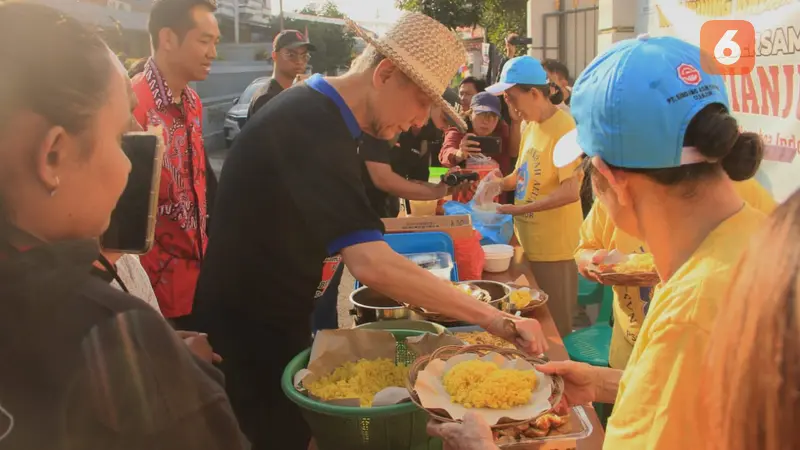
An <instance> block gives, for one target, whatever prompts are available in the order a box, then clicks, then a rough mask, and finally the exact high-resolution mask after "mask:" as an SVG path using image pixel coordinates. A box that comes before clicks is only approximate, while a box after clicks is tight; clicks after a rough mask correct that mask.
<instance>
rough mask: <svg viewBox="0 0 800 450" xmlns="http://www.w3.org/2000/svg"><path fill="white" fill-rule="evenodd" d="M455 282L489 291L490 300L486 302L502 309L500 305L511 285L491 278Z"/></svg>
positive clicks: (508, 293)
mask: <svg viewBox="0 0 800 450" xmlns="http://www.w3.org/2000/svg"><path fill="white" fill-rule="evenodd" d="M456 284H469V285H471V286H475V287H476V288H478V289H483V290H484V291H486V292H488V293H489V296H490V297H491V299H492V300H491V301H489V302H488V303H489V304H490V305H492V306H494V307H495V308H497V309H502V305H503V304H504V303H506V302H507V301H508V297H509V296H510V295H511V287H510V286H508V285H507V284H505V283H500V282H498V281H491V280H475V281H459V282H458V283H456Z"/></svg>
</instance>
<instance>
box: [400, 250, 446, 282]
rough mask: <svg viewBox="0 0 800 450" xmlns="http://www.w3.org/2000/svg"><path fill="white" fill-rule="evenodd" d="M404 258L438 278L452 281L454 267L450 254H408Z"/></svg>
mask: <svg viewBox="0 0 800 450" xmlns="http://www.w3.org/2000/svg"><path fill="white" fill-rule="evenodd" d="M403 256H405V257H406V258H408V259H410V260H411V262H413V263H415V264H416V265H418V266H420V267H422V268H423V269H425V270H428V271H429V272H431V273H432V274H434V275H436V276H437V277H439V278H441V279H443V280H448V281H449V280H450V275H451V273H452V272H453V267H454V265H453V258H452V257H451V256H450V254H449V253H445V252H435V253H407V254H405V255H403Z"/></svg>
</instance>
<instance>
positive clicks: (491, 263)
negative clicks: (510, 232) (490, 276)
mask: <svg viewBox="0 0 800 450" xmlns="http://www.w3.org/2000/svg"><path fill="white" fill-rule="evenodd" d="M483 254H484V260H485V264H484V266H483V270H485V271H487V272H492V273H500V272H505V271H506V270H508V268H509V267H511V258H513V257H514V247H512V246H510V245H503V244H492V245H484V246H483Z"/></svg>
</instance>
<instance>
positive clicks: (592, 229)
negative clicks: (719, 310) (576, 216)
mask: <svg viewBox="0 0 800 450" xmlns="http://www.w3.org/2000/svg"><path fill="white" fill-rule="evenodd" d="M580 236H581V241H580V244H579V245H578V250H576V251H575V257H576V259H577V257H578V255H579V253H581V252H582V251H583V250H600V249H605V250H608V251H611V250H617V251H618V252H621V253H624V254H626V255H628V254H631V253H647V250H646V247H645V244H644V242H642V241H640V240H639V239H636V238H635V237H633V236H631V235H629V234H628V233H626V232H624V231H622V230H620V229H619V228H617V227H616V226H615V225H614V222H612V221H611V218H610V217H609V216H608V213H607V212H606V209H605V208H604V207H603V204H602V203H600V201H599V200H595V202H594V204H593V205H592V209H591V211H589V215H588V216H586V220H584V221H583V225H582V226H581V229H580ZM612 289H613V290H614V309H613V311H614V329H613V331H612V333H611V346H610V348H609V354H608V364H609V365H610V366H611V367H613V368H615V369H624V368H625V365H626V364H627V363H628V358H629V357H630V356H631V351H633V344H635V343H636V338H637V336H639V328H640V327H641V324H642V321H643V320H644V305H645V303H646V302H648V301H649V300H650V294H651V291H652V289H651V288H649V287H645V288H639V287H633V286H614V287H613V288H612Z"/></svg>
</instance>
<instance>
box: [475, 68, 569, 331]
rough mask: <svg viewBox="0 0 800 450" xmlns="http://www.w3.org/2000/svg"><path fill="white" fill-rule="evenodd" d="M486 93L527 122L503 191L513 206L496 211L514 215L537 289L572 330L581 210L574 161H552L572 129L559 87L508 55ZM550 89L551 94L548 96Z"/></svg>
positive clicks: (542, 71)
mask: <svg viewBox="0 0 800 450" xmlns="http://www.w3.org/2000/svg"><path fill="white" fill-rule="evenodd" d="M486 91H487V92H488V93H490V94H493V95H501V94H502V95H503V96H504V97H505V99H506V103H508V106H509V111H510V113H511V115H512V116H519V117H520V118H521V119H522V120H524V121H525V122H527V125H526V126H525V129H524V130H523V131H522V138H521V145H520V150H519V158H518V159H517V164H516V168H515V170H514V172H513V173H511V174H510V175H509V176H507V177H506V178H505V179H504V180H503V189H504V190H506V191H515V192H514V204H513V205H502V206H500V207H499V208H498V210H497V212H499V213H503V214H511V215H513V216H514V228H515V232H516V235H517V239H518V240H519V242H520V244H521V245H522V248H523V249H524V250H525V256H526V257H527V258H528V261H529V264H530V267H531V270H532V271H533V275H534V276H535V277H536V281H537V283H539V287H541V288H542V290H544V291H545V292H547V294H548V295H549V296H550V302H549V304H548V306H549V308H550V312H551V313H552V315H553V320H554V321H555V323H556V327H557V328H558V331H559V333H561V335H562V336H566V335H567V334H569V333H571V332H572V316H573V312H574V309H575V307H576V306H577V302H578V269H577V266H576V264H575V260H574V259H573V253H574V252H575V248H576V247H577V246H578V240H579V232H578V230H579V229H580V226H581V222H583V210H582V208H581V203H580V179H581V177H580V174H579V173H578V172H577V171H576V169H577V168H578V166H579V165H580V161H576V162H574V163H572V164H568V165H567V166H566V167H562V168H558V167H556V166H555V165H553V151H554V147H555V145H556V143H557V142H558V141H559V139H561V138H562V137H563V136H564V135H565V134H567V133H568V132H570V131H572V130H573V129H575V121H574V120H573V119H572V117H571V116H570V115H569V114H568V113H566V112H564V111H562V110H561V109H560V108H559V107H558V106H557V105H558V104H560V103H561V102H562V99H563V95H562V93H561V90H560V88H558V87H557V86H556V85H555V84H554V83H551V82H550V80H549V79H548V78H547V72H546V71H545V69H544V67H542V64H541V63H540V62H539V60H538V59H536V58H532V57H530V56H519V57H516V58H513V59H511V60H509V61H508V63H506V65H505V66H504V67H503V72H502V73H501V75H500V82H498V83H497V84H494V85H492V86H489V87H488V88H487V89H486ZM552 92H555V94H552Z"/></svg>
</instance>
